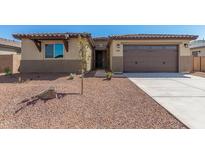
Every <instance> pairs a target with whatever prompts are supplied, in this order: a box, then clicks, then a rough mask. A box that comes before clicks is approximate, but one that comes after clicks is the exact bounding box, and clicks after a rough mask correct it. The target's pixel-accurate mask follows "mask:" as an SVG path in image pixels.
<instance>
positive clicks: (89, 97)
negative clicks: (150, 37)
mask: <svg viewBox="0 0 205 154" xmlns="http://www.w3.org/2000/svg"><path fill="white" fill-rule="evenodd" d="M67 77H68V75H66V74H25V75H23V76H22V79H23V80H25V81H27V82H23V83H18V75H16V76H15V77H12V78H11V77H5V76H0V91H1V93H0V128H186V126H185V125H184V124H182V123H181V122H180V121H178V120H177V119H175V118H174V117H173V116H172V115H171V114H169V113H168V112H167V111H166V110H165V109H164V108H162V107H161V106H160V105H159V104H157V103H156V102H155V101H154V100H153V99H151V98H150V97H149V96H148V95H147V94H145V93H144V92H143V91H142V90H141V89H139V88H138V87H136V86H135V85H134V84H133V83H131V82H130V81H129V80H128V79H127V78H113V79H112V80H110V81H107V80H103V79H102V78H94V77H87V78H85V79H84V84H85V85H84V94H83V95H80V94H79V92H80V78H78V77H75V78H74V79H73V80H67ZM27 78H28V79H32V80H29V81H28V80H26V79H27ZM49 87H54V88H55V90H56V92H57V93H59V94H60V97H58V98H54V99H50V100H48V101H42V100H38V101H37V102H36V103H35V104H33V105H29V106H27V107H25V108H23V109H22V110H20V111H19V112H18V113H15V111H16V110H17V109H19V107H20V104H19V102H21V101H22V100H24V99H26V98H30V97H32V96H34V95H36V94H38V93H39V92H41V91H44V90H46V89H48V88H49Z"/></svg>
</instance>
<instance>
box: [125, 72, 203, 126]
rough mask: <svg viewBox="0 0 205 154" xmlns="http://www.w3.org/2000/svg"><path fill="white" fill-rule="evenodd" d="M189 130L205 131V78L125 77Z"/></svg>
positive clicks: (171, 74) (153, 75)
mask: <svg viewBox="0 0 205 154" xmlns="http://www.w3.org/2000/svg"><path fill="white" fill-rule="evenodd" d="M125 75H126V76H127V77H128V78H129V79H130V80H131V81H132V82H133V83H135V84H136V85H137V86H138V87H140V88H141V89H142V90H144V91H145V92H146V93H147V94H148V95H150V96H151V97H152V98H153V99H154V100H155V101H157V102H158V103H159V104H160V105H162V106H163V107H164V108H166V109H167V110H168V111H169V112H170V113H172V114H173V115H174V116H175V117H177V118H178V119H179V120H180V121H181V122H183V123H184V124H185V125H187V126H188V127H189V128H205V78H202V77H197V76H193V75H190V74H182V73H125Z"/></svg>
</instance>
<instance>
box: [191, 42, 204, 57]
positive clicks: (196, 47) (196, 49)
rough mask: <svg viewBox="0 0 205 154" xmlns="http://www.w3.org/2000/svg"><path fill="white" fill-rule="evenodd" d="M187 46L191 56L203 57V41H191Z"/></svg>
mask: <svg viewBox="0 0 205 154" xmlns="http://www.w3.org/2000/svg"><path fill="white" fill-rule="evenodd" d="M189 46H190V49H191V52H192V55H193V56H195V57H198V56H205V40H196V41H191V42H190V45H189Z"/></svg>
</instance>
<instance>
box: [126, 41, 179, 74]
mask: <svg viewBox="0 0 205 154" xmlns="http://www.w3.org/2000/svg"><path fill="white" fill-rule="evenodd" d="M129 45H130V46H176V52H177V59H176V60H177V64H176V67H177V68H176V72H179V62H180V60H179V59H180V58H179V44H127V43H126V44H123V72H125V68H124V67H125V65H124V46H129Z"/></svg>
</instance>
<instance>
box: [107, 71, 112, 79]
mask: <svg viewBox="0 0 205 154" xmlns="http://www.w3.org/2000/svg"><path fill="white" fill-rule="evenodd" d="M111 78H112V72H107V73H106V79H107V80H111Z"/></svg>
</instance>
